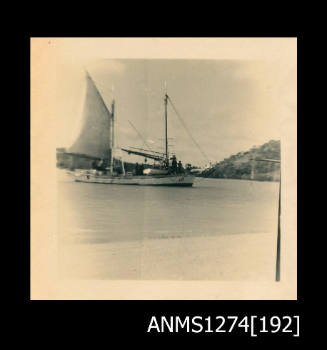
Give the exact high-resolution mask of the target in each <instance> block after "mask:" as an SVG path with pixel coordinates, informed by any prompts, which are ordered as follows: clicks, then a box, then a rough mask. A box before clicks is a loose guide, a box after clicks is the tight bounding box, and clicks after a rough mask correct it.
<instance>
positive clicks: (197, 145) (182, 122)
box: [168, 96, 210, 162]
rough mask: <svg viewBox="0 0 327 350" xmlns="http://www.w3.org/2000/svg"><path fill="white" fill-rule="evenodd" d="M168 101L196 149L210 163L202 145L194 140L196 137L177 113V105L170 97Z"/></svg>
mask: <svg viewBox="0 0 327 350" xmlns="http://www.w3.org/2000/svg"><path fill="white" fill-rule="evenodd" d="M168 99H169V101H170V103H171V106H172V107H173V110H174V111H175V113H176V115H177V116H178V118H179V120H180V122H181V124H182V125H183V127H184V129H185V130H186V131H187V133H188V135H189V136H190V138H191V139H192V141H193V142H194V144H195V145H196V147H197V148H198V149H199V151H200V152H201V154H202V155H203V156H204V158H205V159H206V160H207V161H208V162H210V159H209V158H208V157H207V155H206V154H205V153H204V152H203V150H202V148H201V147H200V145H199V144H198V143H197V141H196V140H195V139H194V137H193V136H192V134H191V132H190V130H189V129H188V127H187V126H186V124H185V122H184V120H183V118H182V117H181V115H180V114H179V112H178V111H177V109H176V107H175V105H174V104H173V101H172V100H171V99H170V97H169V96H168Z"/></svg>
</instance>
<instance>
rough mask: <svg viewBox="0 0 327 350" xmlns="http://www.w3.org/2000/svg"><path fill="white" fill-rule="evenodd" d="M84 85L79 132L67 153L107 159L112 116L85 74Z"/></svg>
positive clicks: (109, 151)
mask: <svg viewBox="0 0 327 350" xmlns="http://www.w3.org/2000/svg"><path fill="white" fill-rule="evenodd" d="M86 84H87V87H86V97H85V102H84V107H83V116H82V123H83V124H82V128H81V132H80V134H79V136H78V137H77V139H76V141H75V142H74V144H73V145H72V146H71V147H70V148H69V150H68V152H69V153H75V154H83V155H88V156H91V157H96V158H103V159H108V158H110V155H111V149H110V145H111V142H110V141H111V140H110V135H111V130H110V126H111V123H110V121H111V118H112V114H111V113H110V112H109V110H108V108H107V107H106V105H105V103H104V101H103V99H102V97H101V95H100V93H99V91H98V89H97V87H96V86H95V84H94V82H93V80H92V78H91V77H90V75H89V74H88V73H87V72H86Z"/></svg>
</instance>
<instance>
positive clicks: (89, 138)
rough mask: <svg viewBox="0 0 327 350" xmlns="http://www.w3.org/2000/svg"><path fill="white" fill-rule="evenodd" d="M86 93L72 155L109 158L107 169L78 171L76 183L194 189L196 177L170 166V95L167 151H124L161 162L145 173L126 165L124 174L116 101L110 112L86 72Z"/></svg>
mask: <svg viewBox="0 0 327 350" xmlns="http://www.w3.org/2000/svg"><path fill="white" fill-rule="evenodd" d="M86 83H87V92H86V99H85V103H84V110H83V127H82V129H81V132H80V134H79V136H78V138H77V139H76V141H75V143H74V144H73V145H72V146H71V147H70V149H69V153H71V154H82V155H84V156H88V157H94V158H95V159H102V160H103V159H107V160H108V163H109V164H108V165H109V166H108V167H107V168H102V169H101V168H100V169H99V168H98V169H90V170H84V169H75V170H74V172H73V175H74V179H75V181H77V182H88V183H101V184H117V185H143V186H192V185H193V183H194V178H195V176H194V175H192V174H191V173H189V172H187V171H183V173H182V172H180V173H177V171H175V170H176V169H175V168H174V169H172V168H171V167H169V151H168V135H167V131H168V122H167V104H168V95H167V93H166V94H165V98H164V106H165V152H164V153H161V152H154V151H151V150H144V149H137V148H133V149H132V147H131V148H130V149H126V148H121V151H124V152H126V153H128V154H134V155H137V156H141V157H145V158H146V159H147V158H149V159H153V160H154V161H155V162H157V163H159V165H157V166H156V167H154V168H148V169H144V170H142V173H141V174H139V173H136V174H132V173H128V172H125V169H124V162H123V161H121V164H122V173H121V174H119V173H118V172H116V171H115V169H114V163H115V158H114V151H115V144H114V140H115V137H114V136H115V133H114V123H115V101H114V100H113V101H112V104H111V111H109V110H108V108H107V106H106V104H105V102H104V100H103V98H102V96H101V94H100V92H99V90H98V89H97V87H96V85H95V83H94V81H93V79H92V78H91V76H90V75H89V74H88V72H86Z"/></svg>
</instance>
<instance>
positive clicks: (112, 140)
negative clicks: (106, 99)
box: [110, 100, 115, 174]
mask: <svg viewBox="0 0 327 350" xmlns="http://www.w3.org/2000/svg"><path fill="white" fill-rule="evenodd" d="M114 121H115V100H112V104H111V152H110V172H111V174H112V173H113V166H114V147H115V139H114V137H115V126H114Z"/></svg>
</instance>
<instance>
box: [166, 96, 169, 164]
mask: <svg viewBox="0 0 327 350" xmlns="http://www.w3.org/2000/svg"><path fill="white" fill-rule="evenodd" d="M167 104H168V95H167V92H166V93H165V149H166V152H165V153H166V160H167V163H168V162H169V159H168V121H167Z"/></svg>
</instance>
